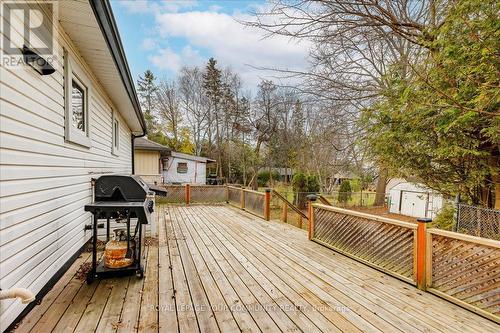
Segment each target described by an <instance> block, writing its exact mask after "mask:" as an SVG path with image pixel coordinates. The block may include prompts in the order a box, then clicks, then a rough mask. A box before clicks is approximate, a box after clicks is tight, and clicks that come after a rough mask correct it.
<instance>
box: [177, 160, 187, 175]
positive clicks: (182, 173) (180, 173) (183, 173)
mask: <svg viewBox="0 0 500 333" xmlns="http://www.w3.org/2000/svg"><path fill="white" fill-rule="evenodd" d="M181 163H182V164H186V172H179V164H181ZM176 171H177V174H179V175H185V174H187V173H188V172H189V164H188V162H177V167H176Z"/></svg>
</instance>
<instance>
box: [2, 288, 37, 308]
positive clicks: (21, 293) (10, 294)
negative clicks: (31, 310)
mask: <svg viewBox="0 0 500 333" xmlns="http://www.w3.org/2000/svg"><path fill="white" fill-rule="evenodd" d="M17 297H19V298H20V299H21V303H23V304H28V303H31V302H33V301H34V300H35V295H34V294H33V293H32V292H31V291H30V290H28V289H26V288H12V289H7V290H0V300H2V299H9V298H17Z"/></svg>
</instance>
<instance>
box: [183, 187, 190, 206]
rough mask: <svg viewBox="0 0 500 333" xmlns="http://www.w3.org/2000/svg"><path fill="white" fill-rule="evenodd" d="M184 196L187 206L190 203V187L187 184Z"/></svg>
mask: <svg viewBox="0 0 500 333" xmlns="http://www.w3.org/2000/svg"><path fill="white" fill-rule="evenodd" d="M184 196H185V201H186V205H189V202H190V201H191V187H190V185H189V184H186V186H185V189H184Z"/></svg>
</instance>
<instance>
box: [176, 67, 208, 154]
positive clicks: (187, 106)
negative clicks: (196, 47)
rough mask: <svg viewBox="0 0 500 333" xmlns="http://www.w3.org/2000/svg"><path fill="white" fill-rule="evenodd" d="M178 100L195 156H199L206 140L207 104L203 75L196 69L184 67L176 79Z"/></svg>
mask: <svg viewBox="0 0 500 333" xmlns="http://www.w3.org/2000/svg"><path fill="white" fill-rule="evenodd" d="M178 89H179V99H180V103H181V108H182V110H183V113H184V114H185V119H186V121H187V122H188V124H189V128H190V131H191V135H192V138H193V143H194V147H195V154H196V155H201V153H202V147H203V142H204V141H205V140H206V139H207V130H208V120H209V103H208V100H207V96H206V94H205V91H204V89H203V73H202V71H201V70H200V69H199V68H198V67H192V68H188V67H184V68H182V69H181V71H180V75H179V79H178Z"/></svg>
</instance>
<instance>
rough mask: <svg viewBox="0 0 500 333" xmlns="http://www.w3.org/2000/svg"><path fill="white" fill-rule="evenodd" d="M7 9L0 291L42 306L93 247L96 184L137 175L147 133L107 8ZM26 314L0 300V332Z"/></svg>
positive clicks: (10, 5)
mask: <svg viewBox="0 0 500 333" xmlns="http://www.w3.org/2000/svg"><path fill="white" fill-rule="evenodd" d="M1 6H2V11H1V13H2V14H1V20H2V23H3V25H2V29H3V30H2V37H1V38H2V39H3V43H2V48H1V50H0V51H1V53H0V56H1V57H2V66H1V67H0V142H1V147H0V152H1V158H0V175H1V181H0V288H1V289H2V290H6V289H9V288H15V287H23V288H28V289H29V290H31V291H32V292H33V293H35V294H36V295H37V297H38V298H40V297H41V296H43V295H44V293H45V292H46V291H47V290H48V289H49V288H50V287H51V283H53V281H56V280H57V278H58V277H59V276H60V275H61V274H62V272H64V271H65V270H66V269H67V268H68V267H69V265H70V264H71V263H72V262H73V261H74V260H75V258H76V257H77V256H78V255H79V253H80V251H81V250H82V249H83V246H84V244H85V243H86V242H87V241H88V240H89V239H90V238H91V235H92V231H91V230H86V228H85V226H86V225H87V224H89V223H90V222H91V214H90V213H88V212H85V211H84V205H85V204H88V203H90V202H92V194H93V189H92V181H91V180H92V178H97V177H99V176H100V175H103V174H110V173H121V174H131V173H132V172H133V170H132V168H133V166H132V154H133V149H132V146H133V141H134V137H136V136H142V135H144V134H145V128H146V126H145V121H144V118H143V116H142V113H141V110H140V107H139V102H138V99H137V95H136V92H135V90H134V83H133V81H132V78H131V75H130V71H129V68H128V65H127V61H126V58H125V54H124V50H123V47H122V44H121V41H120V38H119V35H118V31H117V26H116V23H115V20H114V17H113V13H112V11H111V7H110V4H109V2H108V1H106V0H89V1H58V2H54V1H48V2H43V1H42V2H33V1H16V2H12V1H2V3H1ZM40 22H41V24H40ZM6 27H8V29H6ZM32 27H36V29H35V28H32ZM30 29H33V30H32V31H30ZM26 31H27V32H28V34H30V36H31V41H33V40H34V39H35V38H36V43H34V44H36V45H34V46H33V45H31V44H30V38H29V37H27V36H25V35H23V34H25V33H26ZM23 44H24V45H23ZM42 44H44V45H46V46H47V47H46V48H45V49H43V48H42V46H43V45H42ZM49 44H50V45H49ZM40 45H42V46H40ZM49 46H50V47H49ZM19 50H23V52H24V57H23V56H22V55H19V54H17V55H16V54H14V53H19V52H20V51H19ZM11 56H12V57H14V58H15V57H16V56H17V58H16V59H18V60H19V61H18V62H17V64H16V63H15V62H12V63H11V62H9V59H13V58H10V57H11ZM42 58H44V59H46V60H48V61H50V65H51V66H52V68H50V67H49V66H42V65H44V63H43V61H41V60H40V59H42ZM5 59H7V60H5ZM42 60H43V59H42ZM25 62H27V63H30V64H31V65H27V64H25ZM40 64H41V65H40ZM52 69H53V70H52ZM35 303H36V302H33V303H31V304H30V306H34V304H35ZM26 307H27V305H26V304H21V302H20V301H19V299H8V300H2V301H0V330H1V331H5V330H6V329H7V328H8V327H9V325H11V324H12V323H13V322H15V320H16V318H18V316H20V315H21V313H22V312H23V311H25V310H26Z"/></svg>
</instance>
